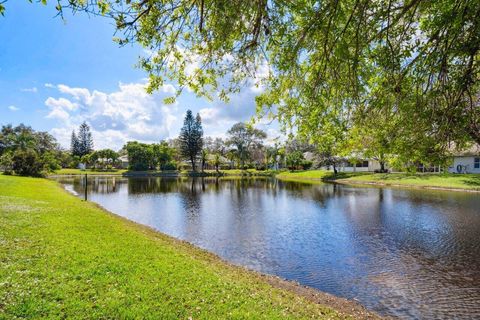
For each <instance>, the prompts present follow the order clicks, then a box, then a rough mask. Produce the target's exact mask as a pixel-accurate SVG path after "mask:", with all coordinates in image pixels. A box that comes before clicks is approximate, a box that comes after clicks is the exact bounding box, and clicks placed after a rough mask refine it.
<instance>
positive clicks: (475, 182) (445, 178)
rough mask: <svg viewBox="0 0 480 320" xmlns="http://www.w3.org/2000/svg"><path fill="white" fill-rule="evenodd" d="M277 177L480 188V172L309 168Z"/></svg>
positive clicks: (411, 185) (408, 185)
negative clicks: (351, 170) (400, 171)
mask: <svg viewBox="0 0 480 320" xmlns="http://www.w3.org/2000/svg"><path fill="white" fill-rule="evenodd" d="M277 178H280V179H284V180H302V179H305V180H320V181H331V180H335V181H338V182H343V183H378V184H382V185H399V186H406V187H433V188H450V189H464V190H480V174H451V173H442V174H434V173H419V174H407V173H388V174H385V173H366V172H340V173H339V174H337V176H336V177H335V176H333V173H332V172H331V171H325V170H311V171H299V172H283V173H281V174H279V175H277Z"/></svg>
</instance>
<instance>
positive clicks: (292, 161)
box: [287, 150, 305, 171]
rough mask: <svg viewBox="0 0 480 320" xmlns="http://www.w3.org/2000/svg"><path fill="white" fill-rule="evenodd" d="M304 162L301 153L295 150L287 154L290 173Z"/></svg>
mask: <svg viewBox="0 0 480 320" xmlns="http://www.w3.org/2000/svg"><path fill="white" fill-rule="evenodd" d="M304 160H305V158H304V157H303V153H302V152H301V151H298V150H297V151H294V152H292V153H288V154H287V165H288V167H289V169H290V170H292V171H293V170H295V169H299V168H300V166H301V165H302V163H303V161H304Z"/></svg>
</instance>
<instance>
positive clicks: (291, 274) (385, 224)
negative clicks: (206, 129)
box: [60, 177, 480, 319]
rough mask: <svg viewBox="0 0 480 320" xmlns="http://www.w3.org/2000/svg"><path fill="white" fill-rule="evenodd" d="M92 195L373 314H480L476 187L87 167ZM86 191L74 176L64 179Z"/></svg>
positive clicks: (73, 187)
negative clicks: (101, 172)
mask: <svg viewBox="0 0 480 320" xmlns="http://www.w3.org/2000/svg"><path fill="white" fill-rule="evenodd" d="M89 179H90V181H89V186H88V197H89V199H90V200H91V201H94V202H97V203H99V204H101V205H102V206H104V207H105V208H106V209H108V210H110V211H112V212H115V213H117V214H119V215H121V216H124V217H126V218H128V219H131V220H133V221H136V222H139V223H142V224H145V225H149V226H151V227H154V228H155V229H157V230H159V231H161V232H164V233H166V234H169V235H172V236H174V237H177V238H180V239H183V240H187V241H189V242H191V243H193V244H195V245H197V246H200V247H202V248H205V249H207V250H209V251H212V252H214V253H216V254H218V255H219V256H221V257H222V258H224V259H226V260H228V261H231V262H233V263H235V264H239V265H244V266H247V267H249V268H252V269H255V270H258V271H261V272H264V273H270V274H275V275H278V276H281V277H283V278H287V279H290V280H296V281H298V282H300V283H301V284H304V285H308V286H311V287H314V288H317V289H319V290H322V291H326V292H329V293H332V294H335V295H338V296H342V297H345V298H349V299H356V300H358V301H359V302H360V303H362V304H363V305H364V306H366V307H367V308H369V309H371V310H374V311H377V312H378V313H380V314H384V315H391V316H397V317H400V318H404V319H419V318H423V319H442V318H445V319H451V318H458V319H472V318H480V195H479V194H475V193H461V192H441V191H425V190H406V189H390V188H363V187H349V186H341V185H333V184H319V185H309V184H302V183H294V182H282V181H278V180H275V179H248V180H240V179H231V180H229V179H225V180H222V179H220V180H216V179H167V178H119V177H95V178H93V177H90V178H89ZM60 181H61V182H62V183H64V184H65V186H66V188H67V189H69V190H71V191H75V192H77V193H80V194H81V193H82V192H83V184H82V180H81V179H80V178H61V179H60Z"/></svg>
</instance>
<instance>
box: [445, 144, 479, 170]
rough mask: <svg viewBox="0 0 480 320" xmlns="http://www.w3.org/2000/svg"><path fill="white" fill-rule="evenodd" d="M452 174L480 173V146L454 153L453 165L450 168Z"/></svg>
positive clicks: (475, 145) (476, 145)
mask: <svg viewBox="0 0 480 320" xmlns="http://www.w3.org/2000/svg"><path fill="white" fill-rule="evenodd" d="M448 172H451V173H480V145H478V144H474V145H472V146H471V147H470V148H468V149H465V150H461V151H453V164H452V165H451V166H450V167H449V168H448Z"/></svg>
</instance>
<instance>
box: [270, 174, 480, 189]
mask: <svg viewBox="0 0 480 320" xmlns="http://www.w3.org/2000/svg"><path fill="white" fill-rule="evenodd" d="M275 179H278V180H281V181H285V182H289V181H290V182H300V183H301V182H303V183H311V182H317V183H334V184H341V185H350V186H375V187H394V188H401V189H425V190H437V191H453V192H469V193H480V189H462V188H448V187H436V186H419V185H412V184H399V183H385V182H378V181H357V180H348V179H337V180H335V179H321V178H304V177H302V178H293V177H284V178H282V177H275Z"/></svg>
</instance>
